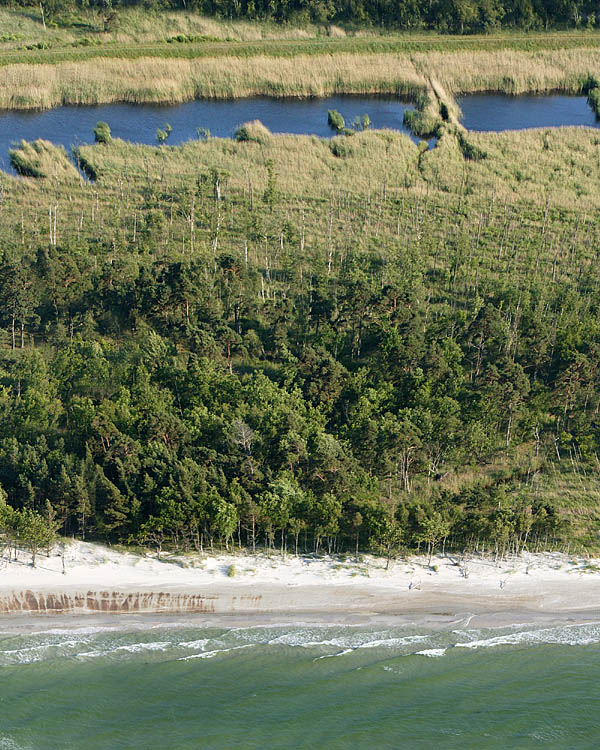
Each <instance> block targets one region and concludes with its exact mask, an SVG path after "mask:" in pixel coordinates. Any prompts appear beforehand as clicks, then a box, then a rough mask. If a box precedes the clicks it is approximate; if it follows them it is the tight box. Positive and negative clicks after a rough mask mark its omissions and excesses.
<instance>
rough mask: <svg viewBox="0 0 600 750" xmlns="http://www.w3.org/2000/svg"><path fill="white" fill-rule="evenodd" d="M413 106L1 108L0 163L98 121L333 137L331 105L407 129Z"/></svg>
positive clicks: (147, 135) (126, 135) (71, 139)
mask: <svg viewBox="0 0 600 750" xmlns="http://www.w3.org/2000/svg"><path fill="white" fill-rule="evenodd" d="M410 108H412V107H411V105H409V104H406V103H403V102H401V101H400V100H399V99H395V98H387V97H374V96H330V97H327V98H324V99H291V98H286V99H271V98H266V97H258V98H253V99H232V100H200V101H192V102H186V103H184V104H176V105H167V106H158V105H153V104H108V105H101V106H96V107H89V106H83V107H75V106H68V107H58V108H57V109H50V110H43V111H17V112H2V113H0V168H2V169H8V168H9V159H8V149H9V148H10V146H11V144H13V143H15V142H19V141H20V140H22V139H24V140H26V141H34V140H36V139H37V138H44V139H46V140H49V141H52V142H53V143H56V144H60V145H63V146H65V148H66V149H67V150H69V149H70V147H71V146H77V145H80V144H82V143H91V142H93V140H94V136H93V129H94V126H95V124H96V123H97V122H98V121H99V120H102V121H104V122H107V123H108V124H109V126H110V129H111V132H112V135H113V137H114V138H122V139H123V140H126V141H131V142H134V143H146V144H156V143H157V140H156V130H157V128H161V129H163V130H164V128H165V125H166V124H167V123H168V124H169V125H170V126H171V128H172V130H171V133H170V135H169V138H168V141H167V143H168V144H169V145H177V144H179V143H183V142H185V141H188V140H190V139H192V138H197V137H198V133H197V131H198V128H205V129H208V130H209V131H210V134H211V135H212V136H217V137H220V138H230V137H232V136H233V134H234V132H235V130H236V128H237V127H238V126H239V125H241V124H242V123H244V122H248V121H250V120H260V121H261V122H262V123H263V125H266V127H267V128H269V130H271V131H272V132H273V133H294V134H307V135H316V136H319V137H321V138H329V137H331V136H332V135H333V131H332V130H331V128H330V127H329V125H328V124H327V110H329V109H335V110H337V111H338V112H340V113H341V114H342V115H343V117H344V119H345V121H346V125H347V126H350V125H351V124H352V122H353V121H354V119H355V118H356V117H362V116H364V115H365V114H367V115H369V118H370V120H371V127H373V128H389V129H392V130H399V131H402V132H403V133H408V134H409V135H410V136H411V138H413V140H415V141H418V140H419V139H418V138H415V137H414V136H413V135H412V134H410V133H409V131H408V130H407V129H406V128H405V127H404V125H403V118H404V112H405V110H406V109H410Z"/></svg>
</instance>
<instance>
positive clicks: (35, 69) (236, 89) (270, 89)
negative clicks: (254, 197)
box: [0, 55, 426, 109]
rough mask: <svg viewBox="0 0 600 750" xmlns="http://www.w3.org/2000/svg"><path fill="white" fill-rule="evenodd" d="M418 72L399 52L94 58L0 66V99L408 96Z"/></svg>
mask: <svg viewBox="0 0 600 750" xmlns="http://www.w3.org/2000/svg"><path fill="white" fill-rule="evenodd" d="M425 87H426V79H425V78H424V76H422V75H420V74H419V73H417V72H416V70H415V67H414V65H413V64H412V63H411V61H410V60H409V59H408V58H406V57H402V56H382V55H368V56H364V57H363V56H353V55H336V56H335V57H329V56H322V57H305V56H299V57H296V58H293V59H281V60H277V59H273V58H269V57H253V58H249V59H241V58H235V57H231V58H228V59H227V60H223V59H220V58H209V59H203V60H158V59H148V60H133V61H131V60H129V61H127V60H117V59H109V60H94V61H89V62H85V63H60V64H58V65H54V66H50V65H43V66H42V65H14V66H10V67H6V68H4V69H3V70H2V78H1V79H0V107H2V108H5V109H27V108H48V107H56V106H59V105H61V104H99V103H108V102H115V101H126V102H134V103H139V102H161V103H166V102H181V101H186V100H190V99H198V98H219V99H226V98H234V97H244V96H255V95H267V96H325V95H327V94H335V93H352V94H368V93H372V94H377V93H388V94H395V95H398V96H401V97H405V98H414V97H415V96H416V94H417V93H418V92H420V91H423V90H424V89H425Z"/></svg>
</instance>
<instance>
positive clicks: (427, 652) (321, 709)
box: [0, 618, 600, 750]
mask: <svg viewBox="0 0 600 750" xmlns="http://www.w3.org/2000/svg"><path fill="white" fill-rule="evenodd" d="M142 620H143V618H137V620H134V621H132V622H131V623H130V624H125V625H123V624H122V621H120V622H119V623H118V624H115V625H112V624H110V623H108V624H103V625H102V626H100V627H96V626H94V625H93V624H92V625H89V626H87V625H84V626H78V627H72V628H71V627H60V628H55V627H54V628H53V627H48V626H47V625H46V626H44V620H43V619H40V620H39V621H37V622H35V621H34V624H35V625H36V627H34V630H35V631H36V632H34V633H28V634H18V633H15V631H14V630H13V632H11V633H4V634H3V635H2V636H1V639H2V640H1V643H0V670H1V679H0V748H3V749H5V750H25V749H27V750H56V748H60V749H61V750H71V749H72V750H82V748H85V750H109V749H110V750H116V749H117V748H135V750H140V748H144V750H165V749H166V748H176V749H177V750H192V749H193V750H198V749H199V748H202V750H228V749H229V748H244V750H264V748H269V749H270V750H280V749H281V750H283V749H284V748H286V750H287V748H295V750H309V749H310V750H313V749H314V748H316V747H322V748H326V749H327V750H350V748H351V749H352V750H363V749H364V750H367V749H369V750H370V748H373V747H375V748H378V749H379V750H386V749H388V748H389V749H390V750H391V749H392V748H393V749H394V750H396V749H397V748H402V749H403V750H413V749H415V750H416V749H420V748H423V750H430V748H434V747H439V748H443V749H444V750H453V749H455V748H456V750H458V748H460V749H461V750H468V749H470V748H472V749H473V750H481V748H486V750H494V749H496V748H498V749H500V748H502V750H505V749H506V748H512V749H518V750H527V749H528V748H545V749H546V750H547V749H548V748H556V749H557V750H558V749H559V748H560V749H561V750H563V749H564V750H567V749H568V750H577V749H578V748H581V749H582V750H583V749H584V748H585V749H586V750H588V749H591V748H594V747H597V746H598V744H599V742H600V711H598V697H599V696H598V673H599V670H600V624H598V625H590V624H587V625H569V626H560V627H539V626H537V627H536V626H527V625H519V626H514V627H510V628H503V629H493V630H473V629H468V628H467V629H461V627H460V624H458V625H457V626H456V628H457V629H455V630H445V631H437V632H432V631H426V630H423V629H419V628H411V627H406V626H403V627H383V626H381V627H369V628H366V627H362V626H347V625H346V626H336V625H289V624H288V625H281V626H276V625H272V626H264V625H261V626H257V627H242V628H215V627H199V626H198V625H195V624H194V623H193V620H189V621H187V622H186V623H179V624H178V623H174V622H172V621H170V622H169V623H168V624H167V623H164V624H163V623H161V622H158V623H157V622H156V621H155V622H154V623H149V624H148V625H146V626H144V625H143V622H142Z"/></svg>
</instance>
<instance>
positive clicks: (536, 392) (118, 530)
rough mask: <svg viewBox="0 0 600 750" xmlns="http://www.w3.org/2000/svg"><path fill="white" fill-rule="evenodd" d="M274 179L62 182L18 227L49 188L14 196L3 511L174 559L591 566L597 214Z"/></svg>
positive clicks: (2, 371) (599, 370)
mask: <svg viewBox="0 0 600 750" xmlns="http://www.w3.org/2000/svg"><path fill="white" fill-rule="evenodd" d="M354 137H355V138H356V139H358V138H359V136H354ZM366 137H367V136H366V135H365V138H366ZM369 137H370V138H371V140H372V141H373V142H379V140H380V138H379V136H369ZM401 138H402V137H401V136H398V137H396V140H398V141H399V142H400V140H401ZM388 139H389V137H388ZM274 142H276V141H274ZM290 142H291V141H290ZM357 142H358V141H357ZM369 142H370V141H369ZM402 142H403V141H402ZM211 143H212V141H211V142H210V143H208V144H207V145H206V146H202V144H200V145H199V146H198V147H197V148H198V149H200V151H198V153H199V154H200V153H202V149H205V150H206V149H208V150H206V151H205V153H206V154H208V153H211V151H210V149H213V150H214V153H215V154H218V153H220V151H221V149H224V152H227V153H229V152H232V150H234V149H237V150H239V151H240V153H246V151H248V153H254V154H256V156H257V158H260V157H259V154H260V152H257V151H253V150H252V149H253V148H254V149H256V148H257V146H256V145H255V146H254V147H253V146H252V144H243V143H241V144H235V145H234V144H231V145H228V144H227V142H226V141H222V142H221V141H218V140H215V141H214V143H215V144H216V145H215V146H214V147H213V146H212V145H211ZM315 143H317V144H318V142H315ZM99 148H101V149H104V150H105V151H106V153H107V154H111V153H112V151H111V149H112V147H111V146H102V147H96V150H95V151H94V149H88V152H89V153H90V154H91V153H98V154H100V153H101V152H100V151H98V149H99ZM120 148H121V147H120V146H118V145H117V146H115V153H117V154H118V153H119V150H118V149H120ZM190 148H191V147H190ZM307 148H308V147H307ZM314 148H317V146H314ZM318 148H319V149H320V148H321V146H320V145H319V146H318ZM324 148H325V150H327V152H328V153H329V150H328V148H327V146H325V147H324ZM154 151H156V154H157V155H158V156H160V155H161V154H167V153H172V154H173V158H174V159H176V158H180V157H178V156H177V154H178V153H179V152H178V150H177V149H174V150H173V151H172V152H167V151H161V150H160V149H158V150H153V149H146V151H144V150H143V149H141V148H140V149H139V153H140V156H141V155H143V154H144V153H148V154H150V153H154ZM102 153H104V151H102ZM136 153H138V152H136ZM157 158H158V157H157ZM329 158H330V159H334V160H335V159H336V158H339V157H332V156H331V153H330V156H329ZM158 165H159V166H160V161H159V162H158ZM266 165H267V171H266V181H265V183H264V189H262V188H261V190H259V191H256V190H253V189H252V186H250V192H248V189H246V188H244V189H239V188H234V187H233V186H231V187H228V177H227V174H226V173H224V172H222V171H219V170H217V169H212V170H211V171H208V172H207V171H202V169H201V167H198V170H197V171H196V174H197V178H196V181H195V183H191V184H189V183H186V184H184V183H183V182H181V183H179V182H178V179H177V177H174V178H173V179H172V180H171V181H169V178H168V177H166V176H165V174H164V171H163V173H162V176H160V174H157V176H156V177H154V176H152V175H151V173H150V172H149V171H148V173H147V175H146V170H147V169H149V167H148V166H146V167H143V171H142V172H141V174H140V178H139V181H137V178H131V179H132V182H131V184H129V183H128V187H127V189H126V190H127V191H126V192H125V188H124V182H123V177H122V175H123V174H124V173H123V172H121V173H120V175H121V176H118V177H117V178H115V184H114V192H113V193H112V198H109V197H108V196H109V195H110V193H109V192H106V191H108V190H109V188H110V186H111V183H110V180H109V178H108V177H107V178H106V187H105V188H103V187H102V181H99V182H98V183H97V185H96V186H94V185H91V186H89V185H88V186H86V185H85V183H83V184H82V186H81V187H77V186H76V184H75V183H69V182H66V183H65V186H64V189H65V191H66V192H65V194H64V195H63V196H62V197H61V198H60V201H61V202H62V203H61V205H62V206H63V207H65V208H64V210H63V208H61V209H60V211H59V209H58V201H59V198H58V197H57V198H56V201H57V205H56V206H55V207H52V206H51V208H50V211H49V213H48V212H47V210H45V209H43V210H42V212H41V214H38V212H37V208H36V207H35V204H32V205H31V207H30V208H28V211H29V212H30V213H28V214H27V218H24V214H23V208H22V207H23V206H25V205H26V204H25V198H24V197H23V196H27V195H28V194H29V191H30V190H33V189H34V188H33V187H32V188H31V189H30V188H28V187H27V183H21V187H20V188H19V190H20V191H21V192H20V193H18V192H16V194H15V196H14V197H11V194H12V191H11V189H8V188H7V189H6V190H5V191H4V192H3V200H4V205H5V207H6V208H5V212H4V213H3V214H2V215H3V217H4V218H3V226H2V229H3V239H2V260H1V263H0V314H1V317H0V323H1V325H2V333H1V340H0V345H1V349H0V402H1V405H0V487H2V489H3V493H5V494H6V497H7V498H8V502H9V504H10V505H11V506H12V507H14V508H17V509H25V510H26V511H27V512H29V511H36V512H39V513H42V514H46V515H48V514H49V516H50V517H51V518H52V521H53V522H54V523H55V524H56V525H57V526H58V528H59V531H60V532H61V533H63V534H65V535H78V536H80V537H82V538H85V539H102V540H109V541H134V542H142V543H143V542H146V543H151V544H158V545H162V544H172V545H174V546H176V547H177V548H179V549H193V548H196V549H202V548H206V547H207V546H214V545H215V544H218V545H226V546H227V547H230V546H231V545H232V544H235V545H245V546H248V547H250V548H255V547H256V545H261V546H263V545H266V546H267V547H279V546H284V547H288V548H291V549H294V548H296V549H303V550H309V551H310V550H312V551H317V552H318V551H322V550H329V551H333V550H335V551H343V550H355V549H362V550H371V551H379V552H384V553H389V552H391V551H392V550H394V549H397V548H398V547H399V545H405V546H407V547H416V548H418V547H420V546H421V545H423V544H424V545H427V546H430V547H431V546H435V545H437V544H441V543H444V544H446V545H448V546H452V547H453V548H459V549H465V548H475V547H478V548H480V549H481V547H483V546H486V548H487V549H495V550H496V551H497V552H505V551H507V550H513V551H518V550H519V549H521V548H522V547H523V546H524V545H526V546H527V547H528V548H530V549H535V548H541V547H549V546H553V545H554V546H560V545H563V546H564V545H567V544H569V543H571V541H573V542H577V544H585V545H588V546H592V547H593V546H594V545H595V544H596V541H595V540H596V536H597V531H596V525H597V523H596V521H592V520H591V519H592V518H593V514H594V513H595V511H594V510H593V509H594V508H595V507H597V503H596V501H595V499H594V498H595V489H594V488H595V479H594V477H595V476H596V474H597V471H598V463H599V462H598V455H597V452H598V448H599V442H600V432H599V430H598V411H599V409H600V306H599V304H598V300H599V299H600V297H599V295H598V292H599V287H600V279H599V276H598V273H597V260H598V249H597V248H598V245H597V242H596V239H597V230H595V223H594V219H593V216H588V217H583V218H581V217H579V218H577V216H576V214H574V213H572V212H569V211H566V210H562V209H553V210H552V211H550V210H549V208H548V206H546V208H544V207H543V206H540V207H539V209H535V208H532V207H531V206H529V207H528V208H526V207H524V206H518V205H517V206H510V205H509V204H507V203H506V202H504V203H503V202H501V201H496V200H495V198H493V197H492V198H490V199H484V200H483V202H482V201H481V199H480V198H479V197H477V196H476V195H472V196H469V194H468V191H467V192H465V190H464V189H463V188H461V191H459V193H457V194H456V195H451V194H446V195H444V194H443V193H441V194H437V193H432V194H431V195H429V193H420V192H419V191H417V192H414V191H413V190H408V189H407V188H406V187H405V188H404V189H402V188H399V189H395V190H394V191H389V192H388V188H387V187H386V186H385V184H383V185H379V186H376V185H373V191H372V192H371V191H369V193H368V195H367V194H364V195H359V196H356V197H353V196H352V195H351V194H350V193H345V192H343V191H341V192H339V193H336V194H332V195H331V196H330V197H329V198H328V199H327V198H317V197H315V198H314V199H310V198H307V197H306V196H304V197H303V198H302V199H300V198H299V197H298V196H294V195H293V194H287V195H286V194H284V193H283V192H282V190H281V185H280V179H281V177H280V174H279V173H278V167H277V164H276V163H275V164H274V163H273V161H269V160H267V163H266ZM129 168H130V167H126V169H129ZM163 170H164V167H163ZM127 179H128V180H129V179H130V177H127ZM7 184H8V183H7ZM31 184H32V185H33V183H31ZM42 184H44V183H42ZM50 189H51V190H52V188H50ZM110 189H112V188H110ZM15 191H16V183H15ZM138 191H139V192H138ZM79 193H81V195H82V196H84V199H85V202H84V204H82V205H83V209H82V213H81V216H80V217H79V215H78V213H77V211H78V209H75V208H74V209H73V213H72V214H69V213H68V211H69V210H70V209H69V208H68V207H69V205H71V203H72V202H73V200H74V198H73V196H74V195H78V194H79ZM19 195H20V197H19ZM32 196H33V193H32ZM86 196H87V197H86ZM30 200H31V199H30ZM37 200H42V199H37ZM43 200H46V199H45V198H44V199H43ZM73 205H74V206H75V205H76V204H73ZM20 207H21V208H20ZM122 208H123V209H124V210H123V211H122V210H121V209H122ZM34 211H35V217H36V218H33V217H34V213H33V212H34ZM61 211H62V213H60V212H61ZM64 211H67V213H64ZM57 212H58V213H59V216H60V217H61V218H60V221H59V223H58V227H59V232H58V238H57ZM84 213H85V217H86V218H85V223H84ZM592 213H593V212H592ZM595 238H596V239H595ZM573 498H575V499H576V502H573ZM590 506H591V510H590Z"/></svg>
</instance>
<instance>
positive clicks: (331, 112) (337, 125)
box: [327, 109, 346, 133]
mask: <svg viewBox="0 0 600 750" xmlns="http://www.w3.org/2000/svg"><path fill="white" fill-rule="evenodd" d="M327 124H328V125H329V127H330V128H333V130H336V131H337V132H338V133H340V132H341V131H342V130H344V128H345V127H346V123H345V122H344V118H343V117H342V115H341V114H340V113H339V112H338V111H337V110H335V109H328V110H327Z"/></svg>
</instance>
